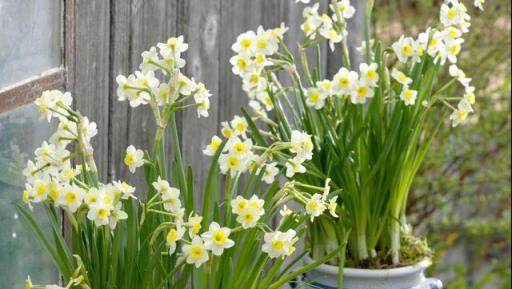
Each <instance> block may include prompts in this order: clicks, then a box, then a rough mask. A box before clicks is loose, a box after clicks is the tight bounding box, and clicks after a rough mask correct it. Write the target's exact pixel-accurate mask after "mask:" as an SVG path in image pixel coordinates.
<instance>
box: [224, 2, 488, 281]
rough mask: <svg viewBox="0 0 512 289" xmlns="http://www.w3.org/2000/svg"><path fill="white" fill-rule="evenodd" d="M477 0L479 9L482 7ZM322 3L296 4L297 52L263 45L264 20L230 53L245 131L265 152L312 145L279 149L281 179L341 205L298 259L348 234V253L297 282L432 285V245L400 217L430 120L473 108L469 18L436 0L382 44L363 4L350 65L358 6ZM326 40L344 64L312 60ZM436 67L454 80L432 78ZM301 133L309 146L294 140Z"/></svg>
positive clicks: (459, 118) (313, 231)
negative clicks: (425, 23) (427, 23)
mask: <svg viewBox="0 0 512 289" xmlns="http://www.w3.org/2000/svg"><path fill="white" fill-rule="evenodd" d="M302 2H309V1H302ZM482 2H483V1H476V2H475V5H477V6H478V7H479V8H481V4H482ZM319 9H320V8H319V3H314V4H313V5H312V6H309V7H306V8H305V9H304V11H303V16H304V18H305V19H304V23H303V24H302V25H301V27H300V28H301V29H302V30H303V31H304V33H305V37H304V40H303V41H302V42H301V43H299V44H298V50H297V53H296V54H297V55H298V56H297V57H296V55H294V54H293V53H292V52H291V49H289V48H288V47H287V45H286V44H285V43H284V42H282V41H281V42H280V43H279V48H278V47H276V46H272V45H269V43H268V41H267V37H268V32H266V31H265V30H264V29H263V28H261V27H260V28H258V30H257V31H255V32H254V31H249V32H246V33H243V34H241V35H240V36H239V37H238V39H237V41H236V43H235V44H234V45H233V50H234V52H235V56H233V58H231V63H232V64H233V73H234V74H236V75H239V76H240V78H241V79H242V82H243V90H244V91H245V92H246V93H247V95H248V96H249V99H250V101H249V106H250V107H251V113H250V114H249V113H248V112H246V111H245V110H243V117H244V118H245V122H246V123H247V125H248V126H249V127H250V129H251V130H250V132H249V133H248V138H249V139H251V140H252V141H253V142H254V143H255V145H257V146H258V147H259V148H260V149H261V150H266V151H268V150H269V151H271V153H273V150H274V146H275V145H276V144H279V143H281V142H286V143H288V142H289V143H290V144H291V146H290V147H288V150H289V151H290V152H292V153H293V152H298V151H304V150H308V151H310V152H311V153H310V154H304V155H297V156H296V157H293V158H287V159H286V156H281V153H280V152H275V153H273V156H274V157H275V158H276V159H279V160H283V161H285V162H286V164H285V165H284V166H283V167H281V169H282V172H283V174H284V175H285V176H286V177H287V178H288V179H290V180H295V181H300V182H301V183H305V184H309V185H312V186H314V187H315V186H319V185H321V184H325V183H328V184H329V186H330V187H331V188H332V193H331V194H330V195H329V196H328V198H329V200H331V201H330V203H336V204H337V209H336V210H335V211H334V212H333V214H332V215H339V218H335V217H333V216H328V215H322V216H320V214H319V217H318V218H316V220H315V222H314V223H312V224H310V225H309V229H308V234H307V240H306V245H307V247H309V248H310V250H311V254H310V255H309V256H305V262H306V263H309V262H311V261H312V260H316V259H319V258H321V256H323V255H324V254H326V252H329V251H331V250H332V249H333V248H336V247H338V246H340V244H344V243H345V240H346V239H345V237H346V236H348V239H347V240H346V241H347V242H348V247H347V249H346V251H343V252H341V253H340V254H339V257H338V258H337V260H332V261H331V264H330V265H324V266H320V267H318V268H317V269H315V270H313V271H310V272H308V273H307V274H305V278H304V279H305V282H309V283H310V284H312V286H313V287H314V286H316V287H314V288H318V287H320V288H336V286H337V288H342V286H344V287H343V288H347V289H354V288H416V287H417V286H419V285H420V283H421V284H423V285H424V286H427V283H428V284H430V286H431V288H439V287H440V286H441V285H440V282H439V281H428V282H427V281H425V282H423V281H424V280H425V278H424V276H423V271H424V270H425V268H426V267H427V266H428V264H429V262H430V261H429V259H430V257H431V255H432V252H431V250H430V249H429V248H428V246H427V244H426V242H425V241H424V240H423V239H421V238H418V237H416V236H414V235H413V231H412V228H411V227H410V225H409V224H408V223H407V221H406V209H407V197H408V194H409V191H410V190H411V185H412V181H413V180H414V176H415V174H416V172H417V170H418V167H419V166H420V164H421V162H422V160H423V159H424V157H425V154H426V152H427V150H428V147H429V145H430V143H431V142H432V140H433V139H434V137H435V135H436V132H437V130H438V128H439V127H440V126H441V125H444V124H445V123H447V122H451V124H452V126H454V127H455V126H457V125H459V124H463V123H466V122H467V121H468V120H469V115H470V113H472V112H473V105H474V103H475V93H474V90H475V89H474V87H473V86H471V79H470V78H468V77H466V75H465V74H464V72H463V71H462V70H461V69H459V68H458V67H457V57H458V56H459V54H460V51H461V47H462V44H463V42H464V39H463V35H464V34H465V33H467V32H468V31H469V26H470V22H469V19H470V16H469V15H468V13H467V8H466V6H465V5H464V4H463V3H462V2H461V1H459V0H447V1H444V3H442V5H441V9H440V15H439V18H438V21H436V23H435V25H434V26H432V27H429V28H427V29H426V30H425V31H424V32H422V33H419V34H418V35H417V37H415V38H413V37H406V36H402V37H400V39H399V40H398V41H396V42H395V43H390V44H388V45H386V44H383V43H382V42H381V41H380V40H379V39H378V37H377V35H373V36H372V35H371V34H370V27H369V26H370V17H371V11H372V9H373V1H368V3H367V7H366V10H365V13H364V14H365V41H364V42H363V44H362V47H361V48H360V49H359V50H360V52H361V53H362V54H363V55H364V56H365V58H366V61H365V63H361V64H360V65H359V66H358V67H353V66H352V65H351V62H350V60H351V56H350V55H349V50H348V48H347V47H348V45H347V33H348V32H347V30H346V26H347V22H346V21H347V19H348V18H351V17H352V16H353V15H354V12H355V9H354V8H353V7H352V6H351V5H350V2H349V1H348V0H342V1H330V5H329V10H330V15H328V13H327V11H324V12H321V11H319ZM324 42H327V43H328V46H329V47H330V49H331V50H332V51H333V52H338V53H341V54H342V56H343V66H342V67H340V69H339V71H338V72H337V73H336V74H335V75H333V76H330V77H327V76H326V75H324V73H323V71H322V69H321V67H320V59H321V57H320V52H321V51H322V49H321V46H320V45H322V44H323V43H324ZM336 48H337V49H336ZM311 49H312V50H314V51H311V52H310V51H309V50H311ZM308 55H314V56H315V57H314V58H313V59H311V58H310V57H308ZM446 67H448V69H446ZM278 73H279V75H278ZM442 73H449V74H450V76H452V77H453V79H452V80H450V81H449V82H447V83H439V81H438V78H439V76H440V75H441V74H442ZM284 76H286V77H287V78H288V79H286V81H287V83H289V84H288V85H285V84H283V83H284V82H283V81H282V80H283V78H284ZM454 85H460V87H461V88H463V90H462V92H461V94H460V95H457V96H454V95H446V94H445V93H444V92H445V91H446V89H447V88H449V87H451V86H454ZM235 119H240V117H238V116H236V117H235ZM223 125H224V126H225V127H226V129H227V130H229V129H230V128H232V127H233V121H231V122H230V123H227V122H226V123H224V124H223ZM230 125H231V126H230ZM224 137H226V138H227V139H229V138H230V136H229V135H227V134H224ZM303 140H307V145H306V147H301V146H299V145H294V144H295V142H298V141H303ZM304 190H305V194H306V195H307V194H309V196H310V201H309V202H307V203H306V210H309V211H315V212H317V213H319V212H323V211H324V210H326V209H327V208H328V206H321V205H319V204H318V203H316V202H315V201H314V199H315V192H314V191H310V190H308V189H307V187H305V188H304ZM326 199H327V198H325V200H326ZM344 267H348V268H346V269H345V270H344ZM344 276H345V280H344ZM404 280H407V282H405V281H404ZM343 281H345V283H343ZM404 282H405V283H404ZM422 282H423V283H422ZM343 284H344V285H343Z"/></svg>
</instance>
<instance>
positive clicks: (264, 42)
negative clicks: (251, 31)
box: [256, 38, 268, 49]
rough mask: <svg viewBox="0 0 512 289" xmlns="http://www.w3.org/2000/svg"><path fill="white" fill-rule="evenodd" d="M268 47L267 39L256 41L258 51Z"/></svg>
mask: <svg viewBox="0 0 512 289" xmlns="http://www.w3.org/2000/svg"><path fill="white" fill-rule="evenodd" d="M267 45H268V41H267V39H265V38H260V39H258V41H257V42H256V46H257V47H258V48H259V49H265V48H266V47H267Z"/></svg>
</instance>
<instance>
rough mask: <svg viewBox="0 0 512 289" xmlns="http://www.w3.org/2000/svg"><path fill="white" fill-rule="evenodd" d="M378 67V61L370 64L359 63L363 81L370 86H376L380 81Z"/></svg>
mask: <svg viewBox="0 0 512 289" xmlns="http://www.w3.org/2000/svg"><path fill="white" fill-rule="evenodd" d="M377 69H378V66H377V63H371V64H370V65H368V64H366V63H361V64H360V65H359V72H360V75H361V82H362V83H364V84H366V85H368V86H370V87H376V86H377V82H378V81H379V74H378V73H377Z"/></svg>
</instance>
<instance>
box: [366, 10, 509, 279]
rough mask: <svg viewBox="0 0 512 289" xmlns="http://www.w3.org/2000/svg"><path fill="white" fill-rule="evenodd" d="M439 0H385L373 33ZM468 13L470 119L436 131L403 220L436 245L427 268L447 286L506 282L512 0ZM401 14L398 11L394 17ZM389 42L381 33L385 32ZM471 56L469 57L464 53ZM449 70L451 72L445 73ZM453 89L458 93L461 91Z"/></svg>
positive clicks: (412, 24)
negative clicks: (473, 96) (471, 88)
mask: <svg viewBox="0 0 512 289" xmlns="http://www.w3.org/2000/svg"><path fill="white" fill-rule="evenodd" d="M441 2H442V0H441V1H440V0H401V1H399V0H383V1H379V2H377V3H378V6H376V8H378V9H375V13H376V15H375V19H374V21H375V22H377V23H376V24H377V25H376V27H378V31H377V33H378V34H379V35H385V37H386V38H388V41H389V42H388V44H389V43H390V42H391V41H392V39H396V38H397V37H398V36H400V35H401V34H403V33H406V34H416V33H417V32H418V31H420V30H421V29H423V28H424V27H426V26H427V25H430V24H431V23H435V21H437V19H433V18H432V15H437V14H436V13H435V12H436V11H437V10H438V9H439V8H438V7H439V5H440V3H441ZM464 2H465V3H466V5H467V6H468V9H469V10H470V14H471V15H473V18H472V26H471V32H470V33H469V35H468V36H466V41H465V43H464V51H465V54H464V55H462V58H461V59H460V61H459V63H457V64H458V66H459V67H460V68H462V69H463V70H464V71H465V72H466V74H467V75H468V77H472V78H473V85H474V86H475V87H476V91H477V106H476V109H477V113H476V114H475V116H474V118H473V119H472V120H471V123H472V124H468V125H466V126H462V127H457V128H455V129H452V128H451V127H450V126H449V125H446V126H444V128H443V129H442V130H441V131H440V132H439V135H438V137H437V140H436V142H435V143H434V144H433V145H432V147H431V149H430V152H429V154H428V155H427V157H426V159H425V161H424V164H423V165H422V167H421V170H420V172H419V173H418V177H417V179H416V183H415V185H413V192H411V198H410V200H409V203H410V204H409V215H411V218H410V219H409V220H408V221H409V222H411V223H413V225H414V226H415V227H416V228H417V230H418V231H419V232H418V233H419V234H423V235H425V236H427V238H428V240H429V242H430V244H431V246H432V247H433V248H434V249H435V250H436V252H437V254H436V258H437V260H436V261H437V262H436V265H435V267H433V268H432V271H431V274H433V275H435V276H438V277H441V278H442V279H443V281H444V282H445V283H446V285H447V287H448V288H450V289H451V288H453V289H466V288H473V289H480V288H499V289H502V288H503V289H508V288H511V283H510V278H511V272H510V265H511V260H510V249H511V230H510V227H511V225H510V215H511V213H510V201H511V194H510V191H511V189H510V186H511V184H510V177H511V176H510V169H511V165H510V157H511V154H510V142H511V137H510V133H511V127H510V121H511V119H510V104H511V103H510V96H511V95H510V85H511V84H510V82H511V75H510V65H511V63H510V57H511V52H510V44H511V43H510V32H511V31H510V30H511V29H510V26H511V24H510V9H511V7H510V2H509V1H502V0H487V1H486V3H485V6H484V7H485V11H483V12H481V11H479V10H477V9H476V8H474V7H473V5H472V4H473V1H472V0H471V1H470V0H468V1H464ZM396 15H400V17H396ZM385 41H386V39H385ZM469 55H471V57H469ZM446 77H449V76H446ZM451 93H453V94H454V95H455V94H457V95H459V94H460V93H462V92H461V90H460V88H459V90H458V91H456V90H453V91H452V92H451Z"/></svg>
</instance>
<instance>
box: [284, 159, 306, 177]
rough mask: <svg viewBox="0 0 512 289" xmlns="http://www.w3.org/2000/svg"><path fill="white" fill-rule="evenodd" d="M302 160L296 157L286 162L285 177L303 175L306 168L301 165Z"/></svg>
mask: <svg viewBox="0 0 512 289" xmlns="http://www.w3.org/2000/svg"><path fill="white" fill-rule="evenodd" d="M302 163H303V159H299V158H297V157H295V158H293V159H291V160H288V161H287V162H286V177H288V178H291V177H293V176H294V175H295V174H297V173H305V172H306V167H304V166H303V165H302Z"/></svg>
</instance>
